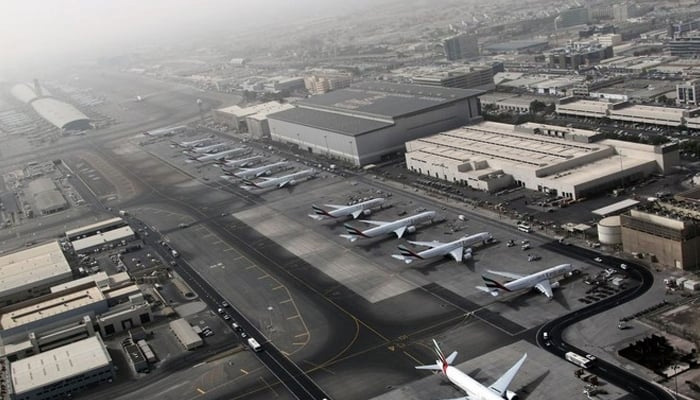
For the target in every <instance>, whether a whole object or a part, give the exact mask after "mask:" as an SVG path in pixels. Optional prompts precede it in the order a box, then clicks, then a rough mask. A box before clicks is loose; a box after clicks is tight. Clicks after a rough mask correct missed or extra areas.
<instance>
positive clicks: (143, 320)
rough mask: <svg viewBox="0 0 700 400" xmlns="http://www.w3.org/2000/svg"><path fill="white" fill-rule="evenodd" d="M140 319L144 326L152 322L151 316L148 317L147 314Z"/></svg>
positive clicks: (140, 316)
mask: <svg viewBox="0 0 700 400" xmlns="http://www.w3.org/2000/svg"><path fill="white" fill-rule="evenodd" d="M139 319H140V320H141V323H142V324H145V323H146V322H150V321H151V316H150V315H148V314H147V313H144V314H141V315H139Z"/></svg>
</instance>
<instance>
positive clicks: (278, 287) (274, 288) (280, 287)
mask: <svg viewBox="0 0 700 400" xmlns="http://www.w3.org/2000/svg"><path fill="white" fill-rule="evenodd" d="M283 287H284V285H279V286H275V287H273V288H272V290H279V289H282V288H283Z"/></svg>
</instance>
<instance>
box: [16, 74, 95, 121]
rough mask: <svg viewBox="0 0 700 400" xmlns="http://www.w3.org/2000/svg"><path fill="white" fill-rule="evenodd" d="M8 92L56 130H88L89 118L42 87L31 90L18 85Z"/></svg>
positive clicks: (23, 84) (24, 85) (28, 86)
mask: <svg viewBox="0 0 700 400" xmlns="http://www.w3.org/2000/svg"><path fill="white" fill-rule="evenodd" d="M10 92H11V93H12V95H13V96H14V97H15V98H16V99H17V100H19V101H21V102H23V103H25V104H29V105H31V106H32V108H33V109H34V111H36V112H37V114H39V115H40V116H41V117H42V118H44V119H45V120H47V121H48V122H50V123H51V124H52V125H53V126H55V127H57V128H58V129H63V130H85V129H90V118H89V117H88V116H87V115H85V114H83V113H82V112H80V111H79V110H78V109H77V108H75V107H73V106H72V105H70V104H68V103H65V102H63V101H60V100H57V99H55V98H53V97H51V93H49V92H48V91H47V90H46V89H44V88H43V87H41V88H37V87H35V88H32V87H31V86H30V85H28V84H25V83H20V84H17V85H15V86H13V87H12V89H10Z"/></svg>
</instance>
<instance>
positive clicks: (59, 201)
mask: <svg viewBox="0 0 700 400" xmlns="http://www.w3.org/2000/svg"><path fill="white" fill-rule="evenodd" d="M26 192H27V195H28V196H29V197H31V198H32V200H33V202H34V207H35V209H36V211H37V212H38V213H39V214H41V215H48V214H53V213H57V212H59V211H63V210H66V209H67V208H68V202H67V201H66V199H65V197H63V194H62V193H61V191H60V190H58V188H57V187H56V184H55V183H54V182H53V181H52V180H51V179H49V178H38V179H34V180H32V181H31V182H29V184H28V185H27V189H26Z"/></svg>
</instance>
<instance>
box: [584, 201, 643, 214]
mask: <svg viewBox="0 0 700 400" xmlns="http://www.w3.org/2000/svg"><path fill="white" fill-rule="evenodd" d="M637 204H639V201H637V200H634V199H625V200H622V201H618V202H617V203H613V204H610V205H608V206H605V207H601V208H598V209H596V210H593V211H592V212H593V214H595V215H600V216H601V217H607V216H608V215H611V214H616V213H619V212H621V211H624V210H627V209H628V208H631V207H634V206H636V205H637Z"/></svg>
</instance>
